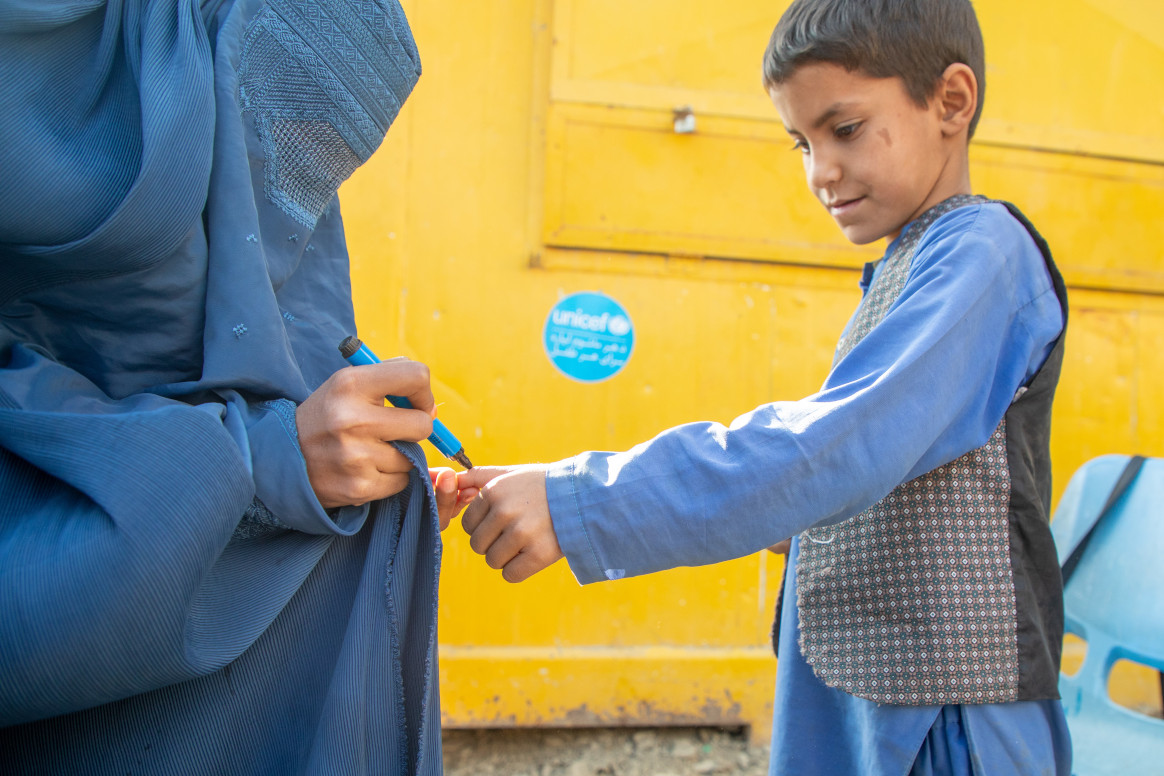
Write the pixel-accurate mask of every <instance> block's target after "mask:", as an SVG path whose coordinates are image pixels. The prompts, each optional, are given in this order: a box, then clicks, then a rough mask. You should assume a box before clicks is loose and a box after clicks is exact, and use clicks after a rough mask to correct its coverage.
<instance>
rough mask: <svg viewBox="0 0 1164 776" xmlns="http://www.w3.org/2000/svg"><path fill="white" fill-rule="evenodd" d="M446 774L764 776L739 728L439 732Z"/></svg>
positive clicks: (764, 758)
mask: <svg viewBox="0 0 1164 776" xmlns="http://www.w3.org/2000/svg"><path fill="white" fill-rule="evenodd" d="M443 743H444V756H445V774H446V776H491V775H492V776H597V775H598V774H601V775H602V776H687V775H688V774H697V775H700V776H701V775H702V774H733V776H766V774H767V773H768V749H767V747H760V746H751V745H749V743H748V739H747V735H746V732H745V731H743V730H722V729H719V728H618V729H610V728H599V729H590V728H583V729H548V730H538V729H519V730H445V731H444V734H443Z"/></svg>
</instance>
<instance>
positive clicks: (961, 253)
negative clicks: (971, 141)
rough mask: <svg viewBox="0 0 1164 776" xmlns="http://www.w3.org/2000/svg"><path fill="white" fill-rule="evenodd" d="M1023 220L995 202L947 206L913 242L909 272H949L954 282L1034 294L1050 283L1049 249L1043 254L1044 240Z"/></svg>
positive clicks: (1001, 203)
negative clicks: (914, 246)
mask: <svg viewBox="0 0 1164 776" xmlns="http://www.w3.org/2000/svg"><path fill="white" fill-rule="evenodd" d="M1020 218H1021V219H1023V220H1020ZM1024 220H1025V216H1021V215H1016V214H1015V213H1013V212H1012V211H1011V209H1010V207H1009V206H1008V203H1005V202H1001V201H996V200H983V201H981V202H976V203H973V204H970V205H966V206H964V207H960V208H957V209H955V210H951V211H950V212H949V213H945V214H944V215H942V216H941V217H940V218H938V219H936V220H935V221H934V222H933V224H931V225H930V228H929V229H927V230H926V233H925V234H924V235H922V236H921V238H920V239H919V240H918V246H917V251H916V253H915V254H914V260H913V264H912V266H911V267H910V274H911V275H912V276H914V277H918V276H920V275H922V274H927V275H928V274H930V273H933V272H937V273H939V274H946V273H952V274H953V275H956V276H957V277H958V278H959V279H960V280H959V282H963V283H970V284H972V285H977V286H981V287H991V286H996V287H998V286H1001V287H1004V288H1006V289H1007V290H1008V291H1009V292H1010V293H1012V294H1014V295H1016V296H1019V297H1026V298H1033V297H1034V296H1038V295H1039V294H1041V293H1043V292H1045V291H1048V290H1050V289H1051V287H1052V280H1051V273H1050V268H1049V259H1050V252H1049V250H1048V252H1047V253H1046V254H1044V252H1043V247H1042V246H1043V245H1045V243H1042V245H1040V241H1041V240H1042V238H1041V237H1037V236H1036V235H1037V232H1033V231H1032V230H1033V226H1032V227H1031V228H1028V227H1027V224H1026V223H1024Z"/></svg>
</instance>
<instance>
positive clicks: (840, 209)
mask: <svg viewBox="0 0 1164 776" xmlns="http://www.w3.org/2000/svg"><path fill="white" fill-rule="evenodd" d="M863 199H865V198H864V197H855V198H853V199H834V200H832V201H831V202H826V203H825V207H826V208H828V211H829V213H831V214H832V216H833V218H836V217H838V216H843V215H844V214H846V213H848V212H849V211H850V210H852V209H853V208H854V207H855V206H856V205H857V204H858V203H859V202H861V201H862V200H863Z"/></svg>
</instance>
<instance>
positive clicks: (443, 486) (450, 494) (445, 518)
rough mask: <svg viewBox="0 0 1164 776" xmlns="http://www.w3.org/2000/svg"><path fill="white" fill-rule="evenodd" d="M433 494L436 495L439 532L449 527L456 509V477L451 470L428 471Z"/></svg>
mask: <svg viewBox="0 0 1164 776" xmlns="http://www.w3.org/2000/svg"><path fill="white" fill-rule="evenodd" d="M428 476H429V477H430V478H431V479H432V487H433V492H434V493H435V494H436V508H437V515H438V517H439V518H440V527H441V530H442V531H443V530H445V529H446V528H448V527H449V523H450V522H451V521H452V519H453V515H454V514H456V508H457V477H456V475H455V474H454V473H453V470H452V469H429V471H428Z"/></svg>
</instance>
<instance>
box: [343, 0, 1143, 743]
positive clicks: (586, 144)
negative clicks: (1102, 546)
mask: <svg viewBox="0 0 1164 776" xmlns="http://www.w3.org/2000/svg"><path fill="white" fill-rule="evenodd" d="M404 5H405V9H406V11H407V12H408V15H409V18H410V20H411V21H412V24H413V28H414V32H415V34H416V38H417V41H418V44H419V47H420V51H421V56H422V59H423V62H424V75H423V76H422V78H421V81H420V84H419V86H418V88H417V90H416V92H415V93H414V94H413V95H412V97H411V98H410V99H409V101H408V103H407V105H406V106H405V108H404V110H403V112H402V113H401V115H400V117H399V119H398V120H397V122H396V124H395V126H394V127H393V129H392V130H391V132H390V133H389V136H388V138H387V140H386V141H385V144H384V146H383V148H381V149H380V151H379V152H377V154H376V155H375V156H374V157H373V159H372V160H371V161H370V162H369V163H368V164H367V165H365V166H364V168H362V169H361V170H360V171H359V172H358V173H357V174H356V176H355V177H353V179H352V180H351V181H349V182H348V183H347V184H346V185H345V186H344V188H343V189H342V191H341V198H342V203H343V211H344V216H345V218H346V221H347V228H348V232H349V235H350V244H351V252H352V259H353V285H354V294H355V298H356V304H357V314H358V320H359V323H360V334H361V336H362V337H363V338H364V339H365V340H367V341H368V342H369V343H371V344H372V345H373V346H374V347H375V349H376V350H377V352H379V353H381V354H382V355H384V354H388V355H393V354H400V355H407V356H409V357H412V358H416V359H420V360H423V361H425V362H427V363H428V364H429V365H430V366H431V367H432V373H433V376H434V390H435V393H436V395H437V400H438V402H439V403H440V415H441V418H442V419H443V420H444V421H445V422H446V423H447V424H448V425H449V426H450V427H451V428H452V429H454V430H455V432H456V433H457V434H458V435H459V436H460V437H461V439H462V441H464V442H465V443H466V446H467V448H468V450H469V452H470V454H471V456H472V458H473V460H474V462H478V463H511V462H525V461H548V460H555V459H557V458H561V457H564V456H567V455H570V454H573V453H575V452H579V451H581V450H584V449H625V448H626V447H629V446H630V445H632V444H634V443H636V442H638V441H642V440H644V439H646V438H648V437H650V436H652V435H653V434H655V433H657V432H658V431H660V430H662V429H664V428H666V427H668V426H670V425H673V424H676V423H681V422H685V421H690V420H719V421H725V422H726V421H729V420H730V419H731V418H733V417H734V416H736V415H737V414H739V413H741V412H743V411H745V410H748V409H750V408H752V407H754V406H755V405H757V404H760V403H762V402H765V401H769V400H773V399H788V398H797V397H800V396H803V395H806V394H808V393H810V392H812V391H814V390H815V389H816V387H817V386H818V385H819V383H820V381H821V380H822V378H823V376H824V374H825V372H826V370H827V368H828V362H829V359H830V356H831V353H832V348H833V345H834V344H835V339H836V336H837V334H838V332H839V331H840V328H841V327H842V325H843V323H844V321H845V320H846V319H847V317H848V315H849V314H850V312H851V311H852V309H853V307H854V305H855V304H856V302H857V300H858V291H857V288H856V280H857V271H856V268H857V267H858V266H860V264H861V263H862V262H863V261H865V260H866V259H867V258H868V257H869V256H870V255H872V254H873V253H875V252H876V251H877V250H878V246H872V247H868V248H861V249H857V248H854V247H852V246H850V245H848V244H847V243H846V242H845V241H844V239H843V237H842V236H841V235H840V233H839V231H838V230H837V229H836V227H835V226H834V225H833V224H832V222H831V220H830V219H829V218H828V216H827V214H826V213H825V212H824V211H823V209H822V208H820V207H819V206H818V205H816V204H815V203H814V201H813V200H812V199H811V196H810V194H809V193H808V191H807V189H806V187H805V185H804V182H803V173H802V171H801V169H800V161H799V158H798V155H797V154H795V153H791V152H790V151H789V150H788V148H789V146H790V143H789V141H788V140H787V138H786V137H785V136H784V133H783V130H782V129H781V127H780V125H779V123H778V121H777V118H776V116H775V112H774V110H773V109H772V108H771V106H770V104H769V103H768V102H767V98H766V95H764V94H763V91H762V89H761V87H760V85H759V80H760V76H759V60H760V56H761V54H762V51H763V48H764V46H765V44H766V42H767V38H768V35H769V33H770V31H771V28H772V26H773V25H774V23H775V21H776V19H777V18H778V16H779V14H780V12H781V11H782V10H783V8H784V7H785V5H786V3H784V2H781V0H776V2H759V1H758V0H738V1H729V2H724V1H723V0H718V1H717V2H711V0H637V2H634V3H626V2H622V1H621V0H506V1H505V2H483V3H465V2H453V0H428V1H427V2H423V3H421V2H417V1H416V0H411V1H410V0H405V2H404ZM976 7H977V8H978V11H979V16H980V19H981V21H982V25H983V29H984V33H985V36H986V41H987V60H988V75H987V79H988V81H987V91H986V95H987V99H986V111H985V114H984V118H983V120H982V124H981V126H980V129H979V134H978V137H977V138H976V141H975V143H974V144H973V146H972V162H973V175H974V183H975V187H976V189H977V190H979V191H981V192H982V193H986V194H990V195H992V196H996V197H1000V198H1007V199H1012V200H1013V201H1015V202H1017V203H1018V204H1020V206H1021V207H1023V209H1024V210H1025V211H1026V212H1027V213H1028V215H1030V216H1031V218H1032V219H1033V220H1034V221H1035V223H1036V224H1037V225H1038V226H1039V227H1040V228H1041V230H1042V231H1043V232H1044V234H1045V235H1046V236H1047V238H1048V240H1049V241H1050V242H1051V245H1052V248H1053V250H1054V251H1055V254H1056V257H1057V260H1058V263H1059V265H1060V267H1061V268H1062V270H1063V272H1064V274H1065V276H1066V278H1067V281H1068V284H1069V286H1070V288H1071V302H1072V313H1071V315H1072V318H1071V329H1070V334H1069V338H1068V351H1067V354H1068V355H1067V359H1068V360H1067V364H1066V366H1065V368H1064V373H1063V379H1062V384H1061V388H1060V393H1059V399H1058V402H1057V409H1056V414H1055V429H1054V440H1053V444H1054V455H1055V476H1056V491H1055V492H1056V497H1057V496H1058V493H1059V492H1061V490H1062V487H1063V485H1064V484H1065V483H1066V481H1067V479H1068V477H1069V476H1070V474H1071V472H1072V471H1073V470H1074V469H1075V468H1076V467H1077V466H1078V465H1079V464H1081V463H1082V462H1084V461H1085V460H1087V459H1088V458H1091V457H1093V456H1096V455H1100V454H1103V453H1108V452H1130V451H1139V452H1143V453H1147V454H1154V455H1164V400H1162V399H1161V397H1162V396H1164V391H1162V390H1161V387H1160V386H1161V383H1162V378H1164V261H1162V257H1161V254H1162V252H1164V248H1162V247H1161V246H1162V245H1164V226H1162V225H1161V224H1162V221H1161V215H1160V214H1161V213H1164V130H1162V129H1161V128H1162V127H1164V90H1161V89H1160V87H1159V83H1160V80H1161V76H1164V9H1162V7H1161V6H1160V5H1159V4H1158V3H1155V2H1153V1H1152V0H1102V2H1101V1H1100V0H1095V1H1094V2H1090V1H1088V0H1058V2H1051V0H1038V1H1036V2H1019V3H1016V2H1007V1H1006V0H979V1H978V2H977V3H976ZM680 106H690V107H691V108H692V109H693V111H694V113H695V116H696V132H695V133H693V134H682V135H681V134H676V133H675V132H674V131H673V116H672V110H673V109H674V108H677V107H680ZM577 291H601V292H604V293H606V294H609V295H611V296H613V297H614V298H615V299H617V300H618V301H619V302H620V303H621V304H622V305H623V306H624V307H625V308H626V309H627V311H628V312H629V314H630V316H631V318H632V320H633V322H634V325H635V349H634V353H633V355H632V357H631V359H630V362H629V364H628V365H627V367H626V368H625V370H623V371H622V372H621V373H619V374H618V375H616V376H615V377H613V378H612V379H610V380H607V381H605V382H602V383H598V384H582V383H578V382H574V381H571V380H569V379H567V378H565V377H563V376H562V375H561V374H560V373H558V372H557V371H556V370H555V369H554V368H553V366H552V365H551V364H550V362H549V360H548V358H547V357H546V355H545V353H544V351H543V349H542V345H541V335H542V326H543V324H544V322H545V318H546V316H547V314H548V313H549V310H550V308H551V307H552V306H553V305H554V303H555V302H557V301H558V299H560V298H561V297H562V296H564V295H567V294H570V293H574V292H577ZM430 454H431V455H434V456H435V453H433V452H432V451H431V450H430ZM436 457H438V458H439V456H436ZM730 520H731V516H730V515H725V523H724V524H725V530H730ZM445 541H446V545H445V562H444V571H443V579H442V588H441V621H440V633H441V684H442V703H443V713H444V722H445V724H446V725H448V726H478V725H480V726H488V725H531V724H544V725H584V724H619V723H629V724H671V723H724V724H749V725H753V734H754V735H755V736H756V737H757V738H763V737H764V736H766V734H767V725H768V720H769V719H770V715H771V686H772V681H773V677H774V675H775V662H774V660H773V659H772V658H771V657H770V654H769V650H768V647H767V639H768V628H769V624H770V620H771V614H772V607H773V603H774V598H775V593H776V590H777V587H778V580H779V577H780V574H781V571H782V561H781V559H780V558H778V557H776V556H773V555H770V554H768V553H758V554H756V555H753V556H750V557H747V558H743V559H740V560H737V561H734V562H730V563H723V564H719V565H716V566H711V567H706V568H700V569H678V570H674V571H670V572H666V573H662V574H657V575H654V576H651V577H646V578H640V579H630V580H623V581H619V582H612V583H605V584H600V585H595V586H591V587H588V588H585V589H583V588H581V587H579V586H578V585H577V584H576V582H575V581H574V579H573V577H572V576H571V574H570V572H569V569H568V568H567V566H566V564H565V563H559V564H557V565H556V566H555V567H553V568H551V569H549V570H548V571H545V572H543V573H541V574H539V575H538V576H537V577H535V578H534V579H533V580H531V581H529V582H527V583H525V584H522V585H517V586H512V585H507V584H506V583H504V582H502V581H501V579H500V577H499V575H498V574H497V573H496V572H493V571H491V570H490V569H488V568H487V567H486V566H485V564H484V562H483V561H482V560H481V559H480V558H479V557H478V556H476V555H474V554H473V553H472V552H471V551H470V550H469V547H468V544H467V541H466V537H465V535H464V534H463V532H461V531H460V529H459V527H458V526H457V525H454V526H453V527H452V528H451V529H450V530H449V531H448V532H447V533H446V535H445ZM1133 685H1135V682H1133ZM1147 688H1148V683H1147V682H1146V681H1145V682H1144V683H1143V687H1139V686H1138V685H1136V686H1133V687H1132V693H1133V694H1135V693H1137V692H1141V693H1147V692H1148V691H1149V690H1148V689H1147Z"/></svg>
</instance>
